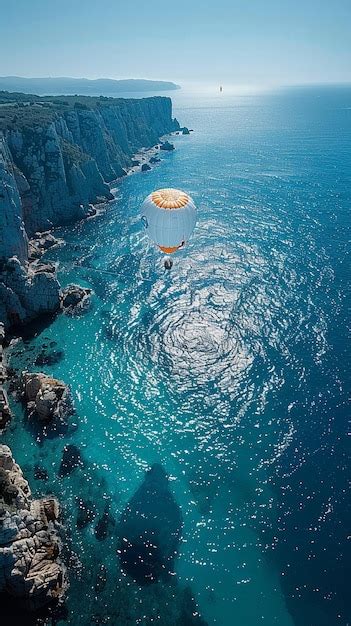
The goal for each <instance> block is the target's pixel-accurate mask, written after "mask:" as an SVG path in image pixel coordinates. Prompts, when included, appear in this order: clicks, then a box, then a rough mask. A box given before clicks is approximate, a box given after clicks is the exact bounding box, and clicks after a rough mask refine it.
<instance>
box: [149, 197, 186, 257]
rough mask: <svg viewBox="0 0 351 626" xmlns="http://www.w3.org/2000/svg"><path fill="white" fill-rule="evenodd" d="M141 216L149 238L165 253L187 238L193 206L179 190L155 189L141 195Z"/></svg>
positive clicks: (180, 244) (176, 248)
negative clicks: (143, 196) (143, 195)
mask: <svg viewBox="0 0 351 626" xmlns="http://www.w3.org/2000/svg"><path fill="white" fill-rule="evenodd" d="M141 217H142V220H143V222H144V224H145V228H146V232H147V234H148V235H149V237H150V239H151V240H152V241H153V242H154V243H155V244H156V245H157V246H158V247H159V248H160V250H162V252H165V253H166V254H172V253H173V252H176V250H178V249H179V248H182V247H183V246H184V245H185V243H186V242H187V241H188V239H189V237H190V235H191V233H192V232H193V230H194V227H195V223H196V207H195V204H194V202H193V200H192V198H191V197H190V196H188V194H187V193H185V192H184V191H180V190H179V189H158V191H154V192H153V193H150V195H149V196H148V197H147V198H145V200H144V202H143V204H142V206H141Z"/></svg>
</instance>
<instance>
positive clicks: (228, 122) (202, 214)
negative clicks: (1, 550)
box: [6, 87, 351, 626]
mask: <svg viewBox="0 0 351 626" xmlns="http://www.w3.org/2000/svg"><path fill="white" fill-rule="evenodd" d="M173 99H174V104H175V114H176V116H177V117H178V118H179V119H180V121H181V123H182V124H186V125H187V126H189V127H190V128H193V129H194V133H192V134H191V135H190V136H178V137H175V138H174V142H175V145H176V151H175V152H174V154H165V155H164V156H163V161H162V163H161V164H160V165H159V166H157V167H155V168H154V169H153V170H152V171H151V172H147V173H143V174H136V175H133V176H130V177H128V178H126V179H125V180H124V181H123V182H122V183H121V185H120V186H119V188H118V189H117V191H116V201H115V202H114V203H112V204H110V205H109V206H108V208H107V210H106V212H105V213H103V214H102V215H101V216H99V217H97V218H95V219H92V220H88V221H86V222H82V223H80V224H77V225H75V226H73V227H70V228H67V229H61V230H59V231H58V232H59V234H60V235H62V236H63V237H64V238H65V241H66V244H65V245H64V246H63V247H61V248H58V249H56V250H53V251H51V252H49V253H48V254H47V257H48V258H50V259H51V260H55V261H58V262H59V264H60V265H59V267H60V269H59V273H60V280H61V281H62V283H63V284H68V283H70V282H78V283H80V284H84V285H87V286H90V287H92V288H93V289H94V292H95V296H94V299H93V306H92V308H91V310H90V311H89V312H88V313H87V314H86V315H85V316H84V317H81V318H79V319H72V318H68V317H65V316H60V317H58V318H57V319H56V320H55V321H54V322H53V323H52V324H51V325H50V326H48V327H46V328H44V329H43V330H38V331H37V332H36V336H35V337H34V338H33V339H28V340H26V341H25V343H24V346H23V344H22V343H19V344H18V346H17V348H16V349H15V350H14V355H13V358H12V364H13V365H14V366H18V367H23V366H25V367H27V368H28V369H32V368H33V361H34V360H35V358H36V356H37V354H38V352H39V351H40V350H41V347H42V345H43V343H44V344H46V345H47V344H49V343H50V342H51V341H56V342H57V347H56V349H60V350H62V351H64V358H63V359H62V360H61V361H59V362H58V363H57V364H55V365H51V366H46V367H44V368H43V367H36V368H35V369H38V370H42V369H44V371H47V372H50V373H52V374H53V375H54V376H57V377H59V378H62V379H63V380H65V381H66V382H69V383H70V385H71V388H72V393H73V396H74V401H75V406H76V409H77V413H76V415H75V416H74V417H73V418H72V419H71V426H70V428H69V431H68V432H67V433H63V434H62V435H61V436H59V437H49V438H47V439H45V440H44V441H41V440H40V438H39V437H37V433H35V432H34V431H33V430H30V429H28V427H27V426H26V424H25V422H24V416H23V414H22V413H21V410H20V408H19V407H18V406H17V407H16V409H15V410H16V419H15V421H14V422H13V424H12V427H11V430H10V431H9V432H8V433H7V435H6V440H7V441H8V442H9V443H10V444H11V445H13V448H14V452H15V456H16V459H17V460H18V461H19V462H20V463H21V464H22V466H23V469H24V470H25V471H26V474H27V476H28V478H29V479H30V481H31V485H32V486H33V488H34V491H35V492H36V493H38V494H40V493H43V492H44V493H45V492H48V491H53V492H54V493H56V494H57V495H58V497H59V498H60V500H61V502H62V503H63V507H64V511H63V513H64V518H65V521H66V522H67V524H68V525H69V527H71V528H72V529H73V530H72V533H71V534H70V536H69V541H70V548H71V553H70V559H71V560H70V563H71V589H70V594H69V598H68V602H67V613H66V614H65V615H64V616H63V617H62V618H61V619H60V620H59V623H69V624H79V625H80V624H82V625H83V624H84V625H85V624H90V623H111V624H115V625H118V626H124V625H125V624H143V625H144V624H145V625H146V624H153V623H158V624H161V625H162V624H163V625H166V624H168V623H169V624H172V623H175V622H174V621H173V619H172V611H173V610H175V609H174V605H175V604H177V602H179V593H178V590H179V589H182V588H183V587H184V586H185V585H186V584H190V586H191V590H192V592H193V594H194V597H195V598H196V601H197V603H198V610H199V612H200V613H201V615H202V617H203V619H205V620H206V621H207V623H208V624H209V625H218V626H232V625H233V624H238V625H239V624H245V626H256V625H257V624H261V623H262V624H268V625H269V626H271V625H273V624H279V626H293V625H294V624H295V626H332V625H334V624H342V625H344V626H346V624H347V623H348V621H347V620H348V616H349V615H350V605H349V604H348V600H347V592H346V585H347V562H348V555H350V554H349V552H348V553H347V550H349V548H348V545H349V543H350V542H349V541H348V540H347V536H348V534H349V533H348V532H347V523H348V521H349V519H350V506H349V500H348V497H347V492H346V489H347V475H348V464H347V445H346V444H347V433H348V431H347V417H348V408H347V402H348V394H349V392H350V379H349V374H348V367H347V366H348V364H349V362H350V358H349V357H350V352H349V344H348V341H349V305H350V275H349V270H350V266H349V260H350V258H349V245H350V213H349V212H350V204H351V202H350V199H351V195H350V183H351V151H350V147H351V144H350V139H351V125H350V118H351V89H350V88H347V87H343V88H315V89H303V90H301V89H295V90H288V91H282V92H280V93H277V94H260V95H246V96H240V97H239V96H235V95H224V94H222V96H219V94H214V95H212V96H211V95H209V94H207V95H206V96H201V97H200V95H197V94H182V93H180V92H179V93H175V94H174V97H173ZM165 186H174V187H179V188H182V189H185V190H186V191H188V192H189V193H190V194H191V195H192V196H193V198H194V200H195V202H196V204H197V206H198V209H199V214H198V225H197V227H196V229H195V232H194V235H193V238H192V240H191V242H190V243H189V245H188V246H187V248H186V249H185V250H183V251H182V252H180V253H179V254H178V255H177V256H176V258H175V263H174V267H173V269H172V271H171V272H169V273H167V272H166V273H165V272H164V269H163V265H162V257H161V256H160V254H159V253H158V252H157V250H156V249H155V248H154V247H153V246H152V245H151V244H150V243H149V241H148V240H147V239H146V237H145V234H144V232H143V229H142V225H141V223H140V220H139V215H138V211H139V207H140V204H141V202H142V200H143V198H144V197H145V196H146V195H147V194H148V193H150V191H151V190H153V189H155V188H159V187H165ZM23 347H24V348H25V350H24V352H22V348H23ZM66 443H74V444H76V445H77V446H78V447H79V448H80V450H81V453H82V455H83V457H84V459H85V468H84V469H83V470H81V469H78V470H76V471H75V472H73V473H72V474H71V475H70V476H69V477H67V478H64V479H60V480H58V478H57V471H58V467H59V463H60V458H61V453H62V449H63V447H64V445H65V444H66ZM153 462H159V463H162V465H163V466H164V468H165V469H166V471H167V472H168V473H169V475H170V484H171V489H172V491H173V493H174V495H175V498H176V500H177V502H178V504H179V506H180V507H181V510H182V514H183V518H184V529H183V540H182V543H181V548H180V554H179V557H178V559H177V561H176V564H175V573H176V575H177V576H176V578H175V580H174V582H173V587H172V586H167V585H154V586H152V585H151V586H149V587H147V588H138V586H137V585H135V584H134V583H131V582H130V581H128V580H127V579H126V578H125V577H124V576H123V575H121V572H120V569H119V562H118V557H117V555H116V547H117V546H116V537H115V528H116V527H115V526H113V524H112V523H111V524H110V528H109V536H108V538H107V539H105V540H104V541H98V540H97V539H96V537H95V534H94V526H95V525H96V522H97V519H98V518H99V517H100V516H101V515H102V513H103V511H104V508H105V506H106V504H107V506H109V511H110V514H111V516H112V517H113V518H114V519H115V520H118V518H119V516H120V514H121V512H122V510H123V509H124V507H125V505H126V503H127V502H128V500H129V499H130V498H131V496H132V495H133V493H134V492H135V490H136V489H137V488H138V486H139V485H140V483H141V481H142V480H143V475H144V471H145V469H146V468H147V467H148V466H149V465H150V464H151V463H153ZM36 464H39V465H40V466H41V467H45V469H46V470H47V471H48V474H49V478H48V481H46V482H43V481H40V480H36V479H35V478H34V473H33V469H34V466H35V465H36ZM76 496H80V497H81V498H83V499H91V500H92V501H94V502H95V504H96V507H97V510H98V512H97V518H96V519H95V521H94V522H92V523H91V524H89V525H88V526H87V527H86V528H85V529H84V530H79V529H77V528H76V525H75V524H76V517H77V505H76V500H75V498H76ZM101 564H104V565H105V566H106V572H107V579H106V585H105V587H104V588H103V589H101V587H102V586H103V585H99V584H98V583H97V580H98V579H99V572H101V569H100V568H101ZM92 616H93V618H92ZM194 619H195V620H196V616H195V617H194ZM185 623H187V624H188V623H190V622H185V621H184V622H182V624H185ZM194 623H196V621H194Z"/></svg>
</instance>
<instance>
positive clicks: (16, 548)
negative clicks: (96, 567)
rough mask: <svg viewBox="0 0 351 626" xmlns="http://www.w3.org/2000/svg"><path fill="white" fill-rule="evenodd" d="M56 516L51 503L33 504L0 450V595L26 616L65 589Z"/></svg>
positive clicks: (14, 467) (52, 500)
mask: <svg viewBox="0 0 351 626" xmlns="http://www.w3.org/2000/svg"><path fill="white" fill-rule="evenodd" d="M58 515H59V505H58V502H57V500H56V499H55V498H53V497H49V498H43V499H41V500H33V499H32V495H31V491H30V488H29V485H28V482H27V481H26V480H25V478H24V477H23V474H22V471H21V469H20V467H19V466H18V465H17V464H16V463H15V461H14V459H13V457H12V453H11V450H10V448H8V447H7V446H3V445H0V593H6V594H9V595H10V596H12V597H14V598H16V599H17V600H18V602H19V603H20V604H21V605H23V606H24V607H26V608H27V609H30V610H36V609H38V608H41V607H43V606H45V605H46V604H48V603H50V602H52V601H55V602H57V601H60V600H62V598H63V596H64V594H65V591H66V589H67V587H68V582H67V578H66V570H65V567H64V565H63V563H62V562H61V560H60V558H59V557H60V551H61V542H60V539H59V536H58V524H57V518H58Z"/></svg>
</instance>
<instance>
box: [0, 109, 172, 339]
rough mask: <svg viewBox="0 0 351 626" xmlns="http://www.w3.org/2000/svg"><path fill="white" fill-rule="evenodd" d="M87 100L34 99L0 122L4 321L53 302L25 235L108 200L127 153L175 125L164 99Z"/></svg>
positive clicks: (0, 312)
mask: <svg viewBox="0 0 351 626" xmlns="http://www.w3.org/2000/svg"><path fill="white" fill-rule="evenodd" d="M87 102H88V103H89V106H88V105H84V104H81V103H80V102H76V103H75V105H74V106H73V107H72V106H71V105H70V106H69V105H68V104H67V103H65V102H63V103H62V102H61V103H59V102H55V103H52V104H51V105H50V106H49V107H48V108H46V109H45V110H44V113H43V109H42V107H40V106H38V105H34V106H27V107H22V108H20V109H13V108H12V109H11V113H10V114H9V118H8V119H9V120H10V121H9V122H8V123H7V124H6V123H5V122H2V126H1V124H0V320H2V321H3V322H4V323H5V326H6V327H9V326H11V325H14V324H22V323H24V322H27V321H30V320H32V319H34V318H35V317H36V316H38V315H40V314H41V313H53V312H54V311H56V310H57V309H58V308H59V284H58V281H57V278H56V275H55V271H54V268H50V267H49V268H48V267H46V268H43V267H42V266H40V265H39V266H35V265H33V264H29V263H28V239H27V237H32V236H33V235H34V234H35V233H36V232H38V231H47V230H49V229H51V228H52V227H54V226H57V225H61V224H64V223H68V222H71V221H74V220H77V219H81V218H82V217H84V216H86V215H87V214H88V213H89V211H90V208H91V207H90V205H91V203H94V202H97V201H102V200H104V199H105V200H106V199H112V196H111V194H110V191H109V183H110V182H111V181H113V180H115V179H116V178H118V177H119V176H121V175H123V174H125V168H127V167H128V166H130V165H131V164H132V155H133V154H134V153H135V152H136V151H137V150H138V149H140V148H141V147H151V146H152V145H155V144H156V143H157V142H158V140H159V137H160V136H162V135H163V134H166V133H168V132H171V131H173V130H176V129H177V128H179V124H178V122H177V121H176V120H173V119H172V103H171V100H170V99H169V98H163V97H154V98H144V99H142V100H133V99H131V100H123V99H100V100H99V101H97V102H96V99H89V98H88V99H87ZM36 107H37V108H36ZM15 110H16V115H14V116H13V111H15ZM2 111H5V109H3V110H2ZM0 122H1V120H0Z"/></svg>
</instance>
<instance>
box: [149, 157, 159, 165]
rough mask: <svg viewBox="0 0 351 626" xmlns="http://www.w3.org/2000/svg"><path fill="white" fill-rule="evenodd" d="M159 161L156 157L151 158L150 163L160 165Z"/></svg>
mask: <svg viewBox="0 0 351 626" xmlns="http://www.w3.org/2000/svg"><path fill="white" fill-rule="evenodd" d="M160 162H161V159H159V158H158V157H157V156H152V157H151V159H150V163H160Z"/></svg>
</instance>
